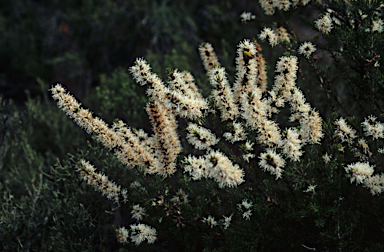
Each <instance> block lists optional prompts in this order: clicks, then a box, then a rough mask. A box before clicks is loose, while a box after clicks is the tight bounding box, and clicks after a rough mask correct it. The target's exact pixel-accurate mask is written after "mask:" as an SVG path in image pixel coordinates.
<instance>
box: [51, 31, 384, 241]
mask: <svg viewBox="0 0 384 252" xmlns="http://www.w3.org/2000/svg"><path fill="white" fill-rule="evenodd" d="M263 32H265V33H270V34H269V35H268V36H264V35H263V34H261V36H260V37H261V38H264V37H265V38H266V37H269V38H271V37H273V36H272V35H273V34H272V31H269V30H268V29H266V30H264V31H263ZM265 38H264V39H265ZM276 39H277V38H276ZM314 50H315V49H314V47H313V45H312V44H310V43H307V44H303V45H302V46H301V49H300V50H299V53H301V54H304V55H305V56H306V57H307V58H308V57H310V54H311V53H312V52H313V51H314ZM260 51H261V50H260V47H259V45H258V44H257V43H256V42H252V41H250V40H244V41H242V42H240V43H239V45H238V48H237V57H236V75H235V82H234V84H233V85H230V84H229V82H228V78H227V72H226V70H225V68H224V67H222V66H221V65H220V63H219V60H218V58H217V57H216V54H215V52H214V50H213V47H212V45H211V44H209V43H204V44H202V45H201V46H200V47H199V52H200V56H201V59H202V62H203V65H204V67H205V69H206V71H207V75H208V77H209V81H210V83H211V85H212V92H211V95H210V97H208V98H204V97H203V96H202V95H201V94H200V93H199V92H198V88H197V86H196V85H195V82H194V78H193V76H192V75H191V74H190V73H188V72H180V71H179V70H171V71H169V79H168V82H167V83H164V82H163V80H161V79H160V78H159V77H158V76H157V75H156V74H155V73H153V72H152V71H151V67H150V65H149V64H148V63H147V62H146V61H145V60H144V59H142V58H139V59H137V60H136V61H135V63H134V65H133V66H132V67H130V69H129V71H130V72H131V73H132V75H133V77H134V79H135V80H136V81H137V83H138V84H140V85H146V86H148V89H147V95H148V99H149V100H148V103H147V106H146V111H147V113H148V115H149V118H150V122H151V125H152V129H153V134H152V135H149V134H148V133H146V132H144V130H142V129H131V128H130V127H129V126H127V125H126V124H125V123H124V122H122V121H121V120H115V122H114V123H113V124H112V125H111V126H110V125H108V124H107V123H106V122H104V121H103V120H102V119H100V118H98V117H95V116H93V115H92V112H90V111H89V110H87V109H84V108H82V107H81V105H80V103H79V102H78V101H76V99H75V98H74V97H73V96H71V95H70V94H68V93H67V92H66V91H65V89H64V88H63V87H62V86H61V85H60V84H57V85H55V86H53V87H52V88H51V92H52V94H53V98H54V99H55V100H56V101H57V103H58V106H59V107H60V108H61V109H62V110H63V111H64V112H65V113H66V114H67V115H68V116H69V117H71V118H72V119H73V120H74V121H75V123H77V124H78V125H79V126H80V127H82V128H84V130H85V131H86V132H87V133H89V134H92V135H94V136H95V137H96V139H97V140H98V141H99V142H100V143H102V144H103V145H104V146H105V147H106V148H108V149H109V150H110V151H112V152H113V153H114V155H115V156H116V158H117V159H118V160H119V161H120V162H121V163H122V164H124V165H126V166H127V168H137V169H139V170H140V171H142V172H143V173H144V174H152V175H159V176H161V177H163V178H167V177H171V176H172V175H173V174H175V172H176V171H177V170H181V171H182V172H184V173H186V174H188V175H189V176H190V179H192V180H201V179H204V178H206V179H213V180H215V181H216V182H217V185H218V187H219V188H236V187H238V186H239V185H241V184H243V183H246V180H247V179H246V176H247V174H246V171H245V170H244V169H243V168H242V167H241V164H240V163H239V160H240V161H242V163H243V164H245V163H249V162H250V161H252V160H256V162H253V163H252V164H256V165H258V166H259V168H260V169H261V170H263V171H265V172H268V173H270V174H272V175H273V176H274V177H275V179H276V180H278V179H281V178H283V177H284V169H285V167H286V165H287V164H288V163H295V162H301V161H302V158H303V156H304V155H305V153H304V146H306V145H311V144H319V143H320V142H321V140H322V137H323V135H324V134H323V129H322V124H323V121H322V118H321V117H320V115H319V113H318V112H317V111H316V109H315V108H313V107H311V105H310V104H309V103H308V102H306V100H305V97H304V94H303V93H302V91H301V90H300V88H299V87H297V86H296V78H297V72H298V58H297V57H296V56H293V55H290V54H285V55H284V56H281V57H280V58H279V60H278V62H277V64H276V70H275V72H276V76H275V78H274V83H273V85H272V88H271V89H270V90H267V83H266V81H267V78H266V67H265V61H264V58H263V56H262V54H261V53H260ZM300 51H301V52H300ZM285 106H289V111H290V116H289V117H288V118H289V121H290V124H291V125H293V126H291V127H287V128H282V127H280V126H279V122H277V121H276V120H275V119H274V118H275V117H276V116H275V115H276V114H278V113H279V112H280V110H281V109H282V108H283V107H285ZM210 117H220V119H219V120H221V122H223V124H226V125H229V127H228V129H226V130H225V132H224V133H220V135H218V133H217V132H214V131H213V130H212V129H209V128H207V125H208V124H206V123H205V122H206V120H208V118H210ZM178 119H180V120H183V123H184V124H185V125H186V127H185V132H186V140H187V142H188V143H189V144H190V148H194V149H195V150H196V151H194V152H193V153H194V155H193V154H192V153H185V154H183V155H184V157H181V158H178V157H179V156H180V155H181V152H182V150H183V149H182V144H181V139H180V134H179V133H178V127H179V126H178ZM184 124H183V125H184ZM335 124H336V130H335V133H334V136H335V138H336V139H339V140H341V142H342V143H346V144H348V145H350V146H352V145H354V144H355V145H356V143H357V145H358V146H355V149H356V151H355V153H356V155H358V154H359V153H360V158H361V159H362V160H364V158H365V157H366V156H367V155H370V154H369V153H370V152H369V149H368V146H367V144H366V143H365V141H364V139H360V140H359V141H358V142H356V141H354V138H355V137H356V132H355V131H354V130H353V129H352V128H351V127H350V126H348V125H347V124H346V122H345V121H344V119H342V118H341V119H339V120H338V121H336V123H335ZM363 127H364V130H365V132H366V135H367V136H373V137H374V138H383V134H382V132H383V130H382V128H383V126H382V124H381V123H379V122H376V121H375V118H373V117H371V118H369V119H367V120H366V121H365V122H364V123H363ZM380 127H381V128H380ZM250 139H253V140H250ZM234 143H239V144H241V147H240V157H239V159H236V158H233V157H231V156H229V154H228V153H226V152H225V151H224V150H222V149H221V147H223V146H229V145H232V144H234ZM359 146H360V147H362V148H363V152H364V153H363V154H361V152H359V151H358V150H357V149H358V147H359ZM196 153H201V155H196ZM330 158H331V157H329V156H327V154H326V155H325V156H324V161H325V162H326V163H327V162H329V161H330ZM236 160H237V161H236ZM79 166H80V168H79V169H78V170H79V172H80V174H81V175H82V176H83V178H84V180H86V181H87V182H88V184H90V185H92V186H94V187H95V188H96V189H97V190H98V191H101V192H102V193H103V195H106V197H107V198H108V199H111V200H113V201H114V202H115V203H117V204H121V203H125V202H127V200H128V199H129V193H128V192H127V190H126V189H124V188H121V187H120V186H117V185H116V184H115V183H114V182H111V181H110V180H108V178H107V177H106V176H105V175H103V174H99V173H97V172H96V170H95V168H94V167H93V166H92V165H91V164H90V163H89V162H87V161H85V160H81V161H80V162H79ZM254 169H258V168H257V167H254ZM345 171H346V173H347V176H349V177H350V178H351V182H356V183H357V184H359V183H363V185H364V186H366V187H368V188H370V189H371V192H372V194H378V193H381V191H382V190H383V178H382V176H379V175H373V171H374V169H373V167H372V166H370V164H369V163H368V162H363V161H362V162H357V163H354V164H349V165H347V166H346V168H345ZM315 187H316V185H310V186H309V187H308V189H307V190H306V192H314V190H315ZM179 194H180V195H179V196H177V197H176V198H175V202H176V201H177V202H181V201H184V202H187V201H188V200H186V199H187V195H186V194H185V193H184V192H183V191H182V190H181V191H180V192H179ZM181 199H184V200H181ZM268 200H269V201H270V202H273V201H272V200H271V199H270V198H269V196H268ZM161 202H163V201H161ZM238 208H239V210H240V211H241V212H242V214H243V218H245V219H249V218H250V216H251V215H252V204H251V203H248V202H247V201H246V200H243V202H242V203H241V204H238ZM169 211H171V210H169ZM172 211H173V210H172ZM175 212H178V211H177V210H175ZM132 214H133V215H134V218H135V219H136V220H138V221H140V220H141V219H142V216H144V215H145V209H144V208H142V207H141V206H139V205H134V207H133V210H132ZM231 220H232V215H230V216H224V219H223V220H221V221H220V223H222V224H223V227H224V229H227V228H228V227H229V225H230V222H231ZM202 222H205V223H206V224H208V225H209V226H211V227H214V226H216V225H218V222H217V221H215V219H214V217H212V216H209V217H207V218H203V219H202ZM178 225H179V224H178ZM180 225H183V224H180ZM156 237H157V233H156V230H155V229H154V228H152V227H150V226H148V225H146V224H140V223H139V224H133V225H131V226H130V230H128V229H126V228H125V227H121V228H119V229H117V238H118V240H119V241H120V242H121V243H127V242H128V240H129V238H130V239H131V241H132V242H133V243H135V244H136V245H138V244H140V243H141V242H143V241H145V240H146V241H147V242H148V243H153V242H154V241H155V240H156Z"/></svg>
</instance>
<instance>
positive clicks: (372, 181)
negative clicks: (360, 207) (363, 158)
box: [345, 162, 384, 195]
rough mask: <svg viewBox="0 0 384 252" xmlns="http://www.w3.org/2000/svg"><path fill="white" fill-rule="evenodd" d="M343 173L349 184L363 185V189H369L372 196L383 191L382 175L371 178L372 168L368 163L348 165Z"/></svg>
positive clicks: (383, 181)
mask: <svg viewBox="0 0 384 252" xmlns="http://www.w3.org/2000/svg"><path fill="white" fill-rule="evenodd" d="M345 171H346V173H347V176H348V177H349V178H350V180H351V183H353V182H356V184H363V186H364V187H366V188H368V189H370V191H371V194H372V195H375V194H380V193H381V192H383V191H384V174H381V175H378V174H376V175H374V176H373V172H374V166H371V165H370V164H369V163H368V162H365V163H362V162H357V163H354V164H350V165H348V166H347V167H345Z"/></svg>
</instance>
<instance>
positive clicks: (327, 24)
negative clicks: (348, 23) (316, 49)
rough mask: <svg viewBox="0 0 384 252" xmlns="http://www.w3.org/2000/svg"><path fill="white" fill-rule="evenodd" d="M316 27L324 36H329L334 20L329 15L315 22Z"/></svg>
mask: <svg viewBox="0 0 384 252" xmlns="http://www.w3.org/2000/svg"><path fill="white" fill-rule="evenodd" d="M315 27H316V28H317V29H318V30H319V31H320V32H321V33H324V34H329V33H330V32H331V30H332V29H333V24H332V18H331V16H330V15H329V13H327V14H325V15H323V17H321V18H319V19H318V20H316V21H315Z"/></svg>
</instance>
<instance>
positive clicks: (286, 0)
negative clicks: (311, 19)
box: [259, 0, 311, 15]
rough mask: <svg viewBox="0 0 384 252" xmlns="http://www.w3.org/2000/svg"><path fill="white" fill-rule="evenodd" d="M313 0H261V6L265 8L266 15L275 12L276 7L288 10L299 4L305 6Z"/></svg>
mask: <svg viewBox="0 0 384 252" xmlns="http://www.w3.org/2000/svg"><path fill="white" fill-rule="evenodd" d="M310 1H311V0H291V1H290V0H274V1H272V0H259V3H260V5H261V7H262V8H263V10H264V12H265V14H266V15H273V14H275V9H276V8H277V9H279V10H282V11H288V10H289V9H290V8H291V6H292V7H296V6H297V5H302V6H305V5H307V4H308V3H309V2H310Z"/></svg>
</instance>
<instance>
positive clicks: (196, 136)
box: [186, 123, 220, 150]
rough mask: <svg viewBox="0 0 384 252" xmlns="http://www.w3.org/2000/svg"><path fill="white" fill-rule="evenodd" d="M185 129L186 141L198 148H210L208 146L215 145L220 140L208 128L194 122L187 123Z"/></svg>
mask: <svg viewBox="0 0 384 252" xmlns="http://www.w3.org/2000/svg"><path fill="white" fill-rule="evenodd" d="M186 130H187V131H188V134H187V140H188V142H189V143H190V144H192V145H193V146H194V147H195V148H196V149H198V150H210V149H211V148H210V147H211V146H213V145H216V144H217V143H218V142H219V140H220V139H219V138H217V137H216V136H215V135H214V134H213V133H212V132H211V131H210V130H208V129H206V128H204V127H201V126H199V125H197V124H195V123H189V125H188V127H187V128H186Z"/></svg>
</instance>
